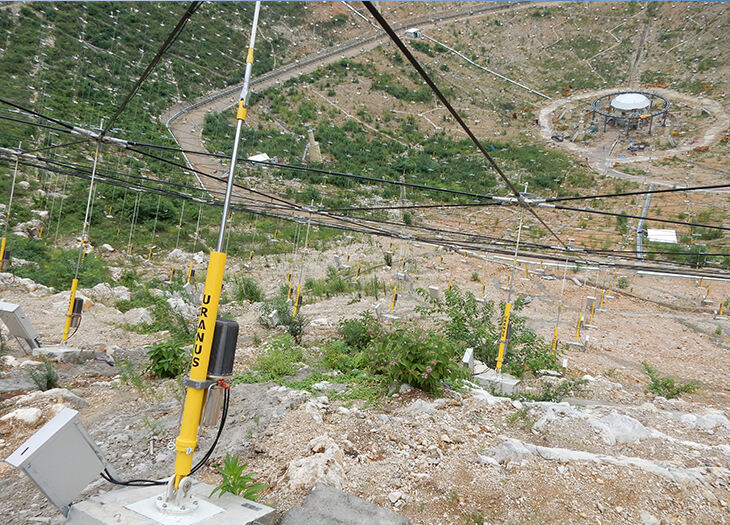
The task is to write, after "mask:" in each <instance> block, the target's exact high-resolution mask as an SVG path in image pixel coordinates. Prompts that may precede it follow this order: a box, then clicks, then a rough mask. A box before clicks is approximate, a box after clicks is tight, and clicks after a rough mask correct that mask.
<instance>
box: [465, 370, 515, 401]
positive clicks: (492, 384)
mask: <svg viewBox="0 0 730 525" xmlns="http://www.w3.org/2000/svg"><path fill="white" fill-rule="evenodd" d="M472 380H473V381H474V382H476V383H478V384H479V385H481V386H482V387H484V388H485V389H487V390H491V391H492V392H495V393H497V394H505V395H508V396H514V395H517V394H519V393H520V384H521V383H522V381H520V380H519V379H517V378H516V377H513V376H511V375H509V374H498V373H497V372H496V371H495V370H487V371H485V372H482V373H481V374H477V375H475V376H474V377H473V378H472Z"/></svg>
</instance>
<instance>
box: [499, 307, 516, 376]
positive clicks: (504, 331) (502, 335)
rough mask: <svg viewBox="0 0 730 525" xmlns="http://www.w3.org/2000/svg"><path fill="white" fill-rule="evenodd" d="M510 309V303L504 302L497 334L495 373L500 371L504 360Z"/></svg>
mask: <svg viewBox="0 0 730 525" xmlns="http://www.w3.org/2000/svg"><path fill="white" fill-rule="evenodd" d="M511 311H512V303H505V305H504V317H503V318H502V331H501V333H500V335H499V351H498V352H497V373H501V372H502V361H503V360H504V350H505V347H506V346H507V333H508V331H509V314H510V312H511Z"/></svg>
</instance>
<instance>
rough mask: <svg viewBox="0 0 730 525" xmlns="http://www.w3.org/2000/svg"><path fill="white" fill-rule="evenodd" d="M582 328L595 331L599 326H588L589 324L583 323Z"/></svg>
mask: <svg viewBox="0 0 730 525" xmlns="http://www.w3.org/2000/svg"><path fill="white" fill-rule="evenodd" d="M581 327H583V328H590V329H592V330H595V329H596V328H598V326H596V325H594V324H588V323H583V324H582V325H581Z"/></svg>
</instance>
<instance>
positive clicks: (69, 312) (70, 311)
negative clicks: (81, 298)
mask: <svg viewBox="0 0 730 525" xmlns="http://www.w3.org/2000/svg"><path fill="white" fill-rule="evenodd" d="M78 287H79V280H78V279H74V280H73V281H71V295H69V298H68V310H66V322H65V323H64V324H63V335H62V336H61V343H65V342H66V340H67V339H68V333H69V331H70V329H71V319H72V318H73V315H74V302H75V301H76V289H77V288H78Z"/></svg>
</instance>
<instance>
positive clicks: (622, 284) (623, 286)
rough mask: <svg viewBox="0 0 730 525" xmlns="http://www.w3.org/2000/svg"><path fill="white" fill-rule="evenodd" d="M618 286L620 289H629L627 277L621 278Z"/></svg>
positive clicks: (617, 282) (617, 283)
mask: <svg viewBox="0 0 730 525" xmlns="http://www.w3.org/2000/svg"><path fill="white" fill-rule="evenodd" d="M616 286H618V287H619V288H620V289H622V290H625V289H626V288H628V287H629V280H628V279H627V278H626V277H623V276H622V277H619V278H618V281H616Z"/></svg>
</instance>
